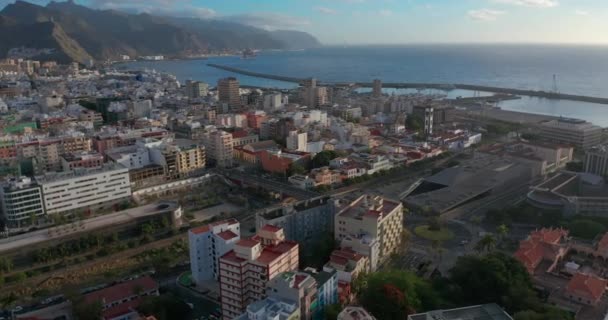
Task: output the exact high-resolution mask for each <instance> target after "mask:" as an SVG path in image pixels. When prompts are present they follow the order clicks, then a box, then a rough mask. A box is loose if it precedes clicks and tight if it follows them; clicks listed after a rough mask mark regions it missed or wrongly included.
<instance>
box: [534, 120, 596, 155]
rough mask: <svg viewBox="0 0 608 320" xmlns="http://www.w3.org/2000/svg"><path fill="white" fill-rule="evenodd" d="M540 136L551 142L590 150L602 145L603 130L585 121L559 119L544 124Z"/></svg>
mask: <svg viewBox="0 0 608 320" xmlns="http://www.w3.org/2000/svg"><path fill="white" fill-rule="evenodd" d="M540 129H541V132H540V136H541V137H542V138H543V139H545V140H549V141H553V142H559V143H567V144H571V145H573V146H575V147H577V148H581V149H589V148H591V147H593V146H596V145H598V144H600V142H601V140H602V128H601V127H599V126H596V125H593V124H592V123H590V122H586V121H585V120H578V119H570V118H559V119H557V120H552V121H548V122H545V123H542V124H541V126H540Z"/></svg>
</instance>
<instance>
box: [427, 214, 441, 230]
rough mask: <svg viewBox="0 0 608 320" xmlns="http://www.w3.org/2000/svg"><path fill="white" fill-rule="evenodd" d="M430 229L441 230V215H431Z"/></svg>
mask: <svg viewBox="0 0 608 320" xmlns="http://www.w3.org/2000/svg"><path fill="white" fill-rule="evenodd" d="M429 230H431V231H439V230H441V220H439V217H431V218H430V219H429Z"/></svg>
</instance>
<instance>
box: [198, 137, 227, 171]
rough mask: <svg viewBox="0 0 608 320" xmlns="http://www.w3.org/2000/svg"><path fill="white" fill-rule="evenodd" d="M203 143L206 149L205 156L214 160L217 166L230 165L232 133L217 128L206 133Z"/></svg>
mask: <svg viewBox="0 0 608 320" xmlns="http://www.w3.org/2000/svg"><path fill="white" fill-rule="evenodd" d="M203 141H204V142H203V143H204V144H205V147H206V149H207V157H208V158H209V159H212V160H214V161H215V164H216V165H217V166H219V167H223V168H225V167H230V166H232V160H233V150H234V149H233V148H234V142H233V140H232V134H230V133H228V132H226V131H222V130H218V131H212V132H210V133H208V134H207V135H206V136H205V137H204V139H203Z"/></svg>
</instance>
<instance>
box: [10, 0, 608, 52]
mask: <svg viewBox="0 0 608 320" xmlns="http://www.w3.org/2000/svg"><path fill="white" fill-rule="evenodd" d="M75 1H76V2H77V3H80V4H84V5H87V6H90V7H95V8H103V9H108V8H112V9H123V10H129V11H135V12H148V13H152V14H164V15H177V16H189V17H191V16H195V17H201V18H206V19H223V20H230V21H236V22H241V23H244V24H249V25H253V26H256V27H260V28H264V29H294V30H301V31H306V32H309V33H311V34H313V35H314V36H316V37H317V38H318V39H319V40H320V41H321V42H323V43H324V44H330V45H331V44H338V45H346V44H348V45H351V44H404V43H590V44H608V0H75ZM10 2H13V1H12V0H0V7H2V6H4V5H5V4H6V3H10ZM30 2H34V3H39V4H45V3H46V2H48V0H30Z"/></svg>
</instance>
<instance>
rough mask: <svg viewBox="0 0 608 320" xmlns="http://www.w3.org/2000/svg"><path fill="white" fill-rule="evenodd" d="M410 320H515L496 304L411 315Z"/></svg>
mask: <svg viewBox="0 0 608 320" xmlns="http://www.w3.org/2000/svg"><path fill="white" fill-rule="evenodd" d="M408 320H513V318H511V316H509V314H507V313H506V312H505V311H504V310H503V309H502V308H501V307H499V306H498V305H497V304H495V303H491V304H484V305H479V306H471V307H464V308H457V309H450V310H436V311H430V312H425V313H418V314H414V315H410V316H409V317H408Z"/></svg>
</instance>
